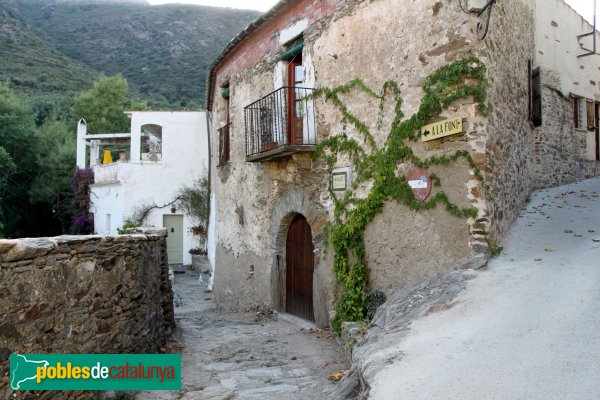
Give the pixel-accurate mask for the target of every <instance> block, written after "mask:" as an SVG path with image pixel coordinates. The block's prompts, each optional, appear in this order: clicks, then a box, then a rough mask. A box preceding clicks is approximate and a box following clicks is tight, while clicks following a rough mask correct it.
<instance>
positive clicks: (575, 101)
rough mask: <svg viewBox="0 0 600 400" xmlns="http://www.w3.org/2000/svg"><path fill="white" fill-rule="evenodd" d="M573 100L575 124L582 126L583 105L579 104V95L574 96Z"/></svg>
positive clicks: (575, 125) (576, 126)
mask: <svg viewBox="0 0 600 400" xmlns="http://www.w3.org/2000/svg"><path fill="white" fill-rule="evenodd" d="M571 101H573V126H574V127H575V128H581V107H580V105H579V102H580V99H579V97H572V98H571Z"/></svg>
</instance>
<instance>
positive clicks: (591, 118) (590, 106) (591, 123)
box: [586, 101, 596, 131]
mask: <svg viewBox="0 0 600 400" xmlns="http://www.w3.org/2000/svg"><path fill="white" fill-rule="evenodd" d="M586 106H587V107H586V114H587V128H588V130H589V131H593V130H594V129H596V118H595V115H594V102H593V101H587V103H586Z"/></svg>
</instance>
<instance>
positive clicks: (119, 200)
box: [90, 183, 124, 235]
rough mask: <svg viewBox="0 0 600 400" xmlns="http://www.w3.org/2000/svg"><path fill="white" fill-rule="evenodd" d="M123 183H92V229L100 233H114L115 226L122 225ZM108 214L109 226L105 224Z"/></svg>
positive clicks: (115, 230)
mask: <svg viewBox="0 0 600 400" xmlns="http://www.w3.org/2000/svg"><path fill="white" fill-rule="evenodd" d="M123 199H124V196H123V185H122V184H120V183H113V184H107V185H92V186H91V193H90V200H91V202H92V205H91V207H90V212H91V213H93V214H94V231H95V232H96V233H97V234H100V235H116V234H117V228H118V227H120V226H122V225H123ZM108 215H110V226H107V225H106V220H107V216H108Z"/></svg>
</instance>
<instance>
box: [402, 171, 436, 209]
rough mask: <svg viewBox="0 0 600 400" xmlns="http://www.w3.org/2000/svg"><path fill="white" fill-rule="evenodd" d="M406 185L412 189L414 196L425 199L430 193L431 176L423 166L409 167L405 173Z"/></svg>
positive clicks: (421, 199)
mask: <svg viewBox="0 0 600 400" xmlns="http://www.w3.org/2000/svg"><path fill="white" fill-rule="evenodd" d="M406 179H407V180H408V185H409V186H410V188H411V189H412V191H413V194H414V195H415V198H416V199H417V200H420V201H425V200H427V198H428V197H429V194H430V193H431V178H430V177H429V172H427V170H425V169H424V168H411V169H410V170H409V171H408V173H407V174H406Z"/></svg>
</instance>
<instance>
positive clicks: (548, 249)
mask: <svg viewBox="0 0 600 400" xmlns="http://www.w3.org/2000/svg"><path fill="white" fill-rule="evenodd" d="M544 251H547V252H549V253H551V252H553V251H556V250H554V249H553V248H552V247H546V248H545V249H544Z"/></svg>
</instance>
